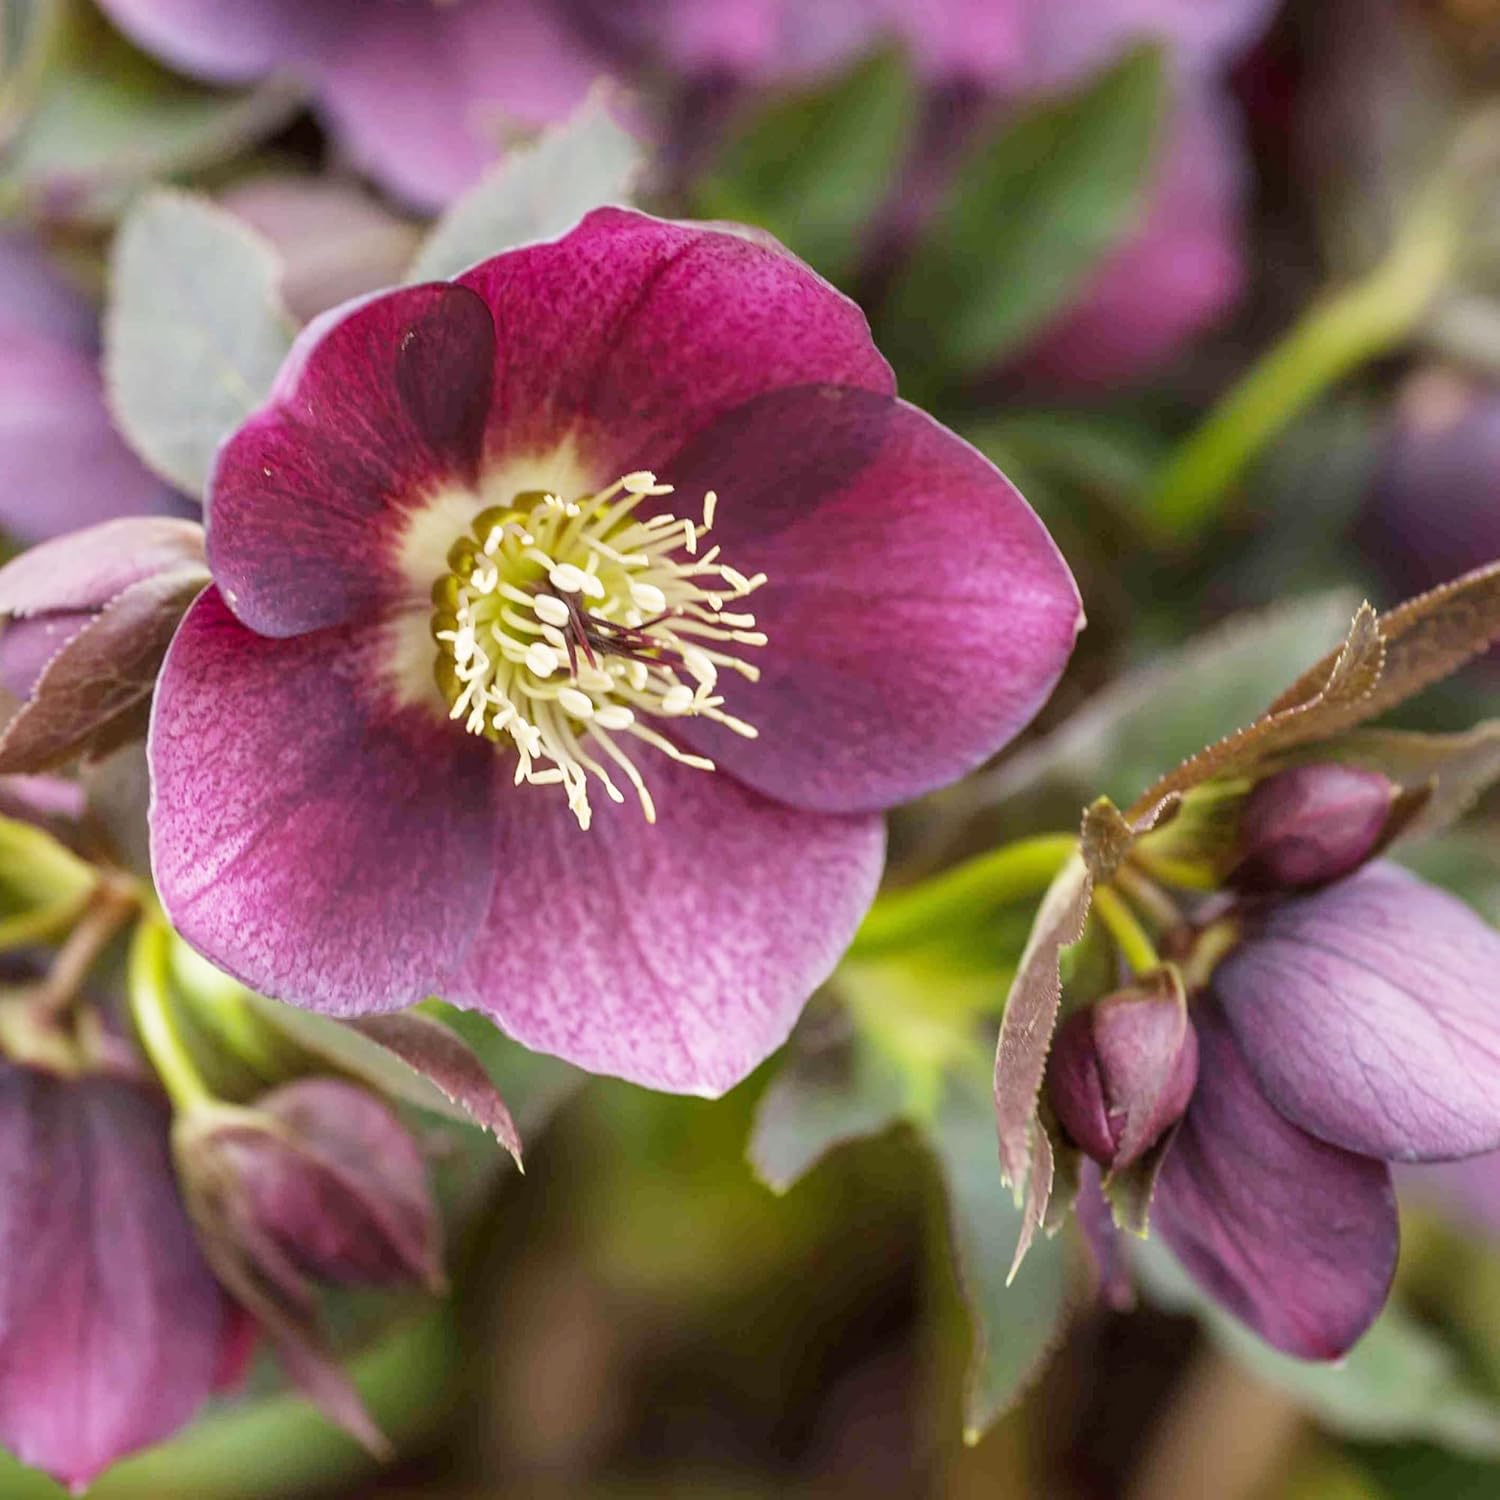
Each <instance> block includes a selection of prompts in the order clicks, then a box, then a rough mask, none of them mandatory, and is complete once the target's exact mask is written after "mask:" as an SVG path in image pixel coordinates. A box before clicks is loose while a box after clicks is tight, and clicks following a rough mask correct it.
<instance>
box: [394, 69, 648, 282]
mask: <svg viewBox="0 0 1500 1500" xmlns="http://www.w3.org/2000/svg"><path fill="white" fill-rule="evenodd" d="M644 165H645V158H644V155H643V153H642V151H641V147H640V144H639V142H637V141H636V140H635V139H634V138H633V137H632V136H631V135H630V134H628V133H627V132H626V131H624V130H622V129H621V128H620V126H619V125H617V124H616V123H615V121H614V120H613V119H612V118H611V117H610V115H609V113H608V111H607V110H606V109H605V108H604V105H603V104H602V103H601V102H600V100H599V99H598V98H594V99H592V100H591V101H590V102H589V103H587V104H585V105H584V107H583V108H582V109H581V110H580V111H579V112H578V113H577V114H576V115H574V116H573V118H572V119H571V120H569V121H568V122H567V123H566V124H565V125H560V126H558V127H557V128H556V129H554V130H548V131H545V132H543V134H542V135H541V136H539V137H538V139H537V141H536V143H535V144H534V145H531V146H527V147H523V148H521V149H519V150H515V151H512V152H510V153H509V155H507V156H506V158H505V160H504V161H502V162H501V163H499V165H498V166H495V167H493V168H491V170H490V171H489V172H488V173H487V174H486V175H485V176H484V177H483V178H481V179H480V181H479V182H478V183H476V184H475V185H474V186H473V187H472V188H470V189H469V191H468V192H466V193H465V194H464V195H463V196H462V197H461V198H459V199H458V201H457V202H455V203H454V204H453V205H452V206H451V207H450V208H449V209H448V211H447V212H446V213H445V214H444V215H443V216H442V218H440V219H439V220H438V222H437V224H436V225H435V226H434V227H433V230H432V233H431V234H429V235H428V237H427V239H426V241H425V242H424V244H423V245H422V248H421V249H420V250H419V251H418V252H417V257H416V260H415V261H413V262H412V267H411V271H410V273H409V275H408V278H407V279H408V280H410V281H439V280H444V279H446V278H448V277H450V276H457V275H458V273H459V272H460V271H466V270H467V269H468V268H469V267H470V266H472V265H474V264H475V263H476V262H478V261H481V260H488V259H489V257H490V256H492V255H498V254H499V253H500V252H501V251H502V250H513V249H515V248H516V246H518V245H528V244H532V243H534V242H535V241H537V240H550V239H555V238H556V237H557V236H558V235H560V234H564V233H566V232H567V231H568V230H569V229H571V228H572V227H573V226H574V225H575V224H576V223H577V222H578V221H579V220H580V219H581V218H582V217H583V216H584V215H585V214H586V213H588V212H589V210H590V209H594V208H599V207H601V206H602V205H604V204H609V203H625V202H628V201H629V199H630V197H631V194H632V193H633V192H634V190H635V185H636V180H637V178H638V177H639V176H640V174H641V170H642V168H643V167H644Z"/></svg>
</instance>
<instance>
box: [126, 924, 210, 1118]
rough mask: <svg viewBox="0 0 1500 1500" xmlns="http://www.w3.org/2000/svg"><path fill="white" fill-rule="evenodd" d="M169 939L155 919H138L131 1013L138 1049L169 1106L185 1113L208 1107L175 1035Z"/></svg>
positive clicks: (183, 1045) (186, 1053)
mask: <svg viewBox="0 0 1500 1500" xmlns="http://www.w3.org/2000/svg"><path fill="white" fill-rule="evenodd" d="M170 939H171V933H170V931H169V929H168V927H167V925H166V923H165V922H164V921H163V920H162V919H161V918H160V917H158V916H155V915H150V916H147V917H145V918H143V919H142V921H141V922H140V923H139V924H138V925H137V927H136V929H135V937H134V939H133V941H132V943H131V946H130V966H129V990H130V1012H131V1015H132V1016H133V1017H134V1019H135V1025H136V1031H137V1033H138V1034H139V1036H140V1041H141V1046H142V1047H143V1048H144V1049H145V1051H146V1055H147V1056H148V1057H149V1058H150V1059H151V1066H152V1067H153V1068H154V1069H155V1070H156V1073H157V1076H158V1077H159V1078H160V1079H161V1081H162V1085H163V1087H164V1088H165V1089H166V1091H167V1093H168V1095H169V1096H170V1097H171V1100H172V1103H173V1104H174V1105H175V1106H176V1107H177V1108H178V1109H180V1110H188V1109H193V1108H197V1107H201V1106H203V1105H206V1104H209V1103H211V1102H212V1099H213V1096H212V1095H211V1094H210V1092H209V1089H208V1086H207V1085H206V1084H205V1083H204V1081H203V1077H202V1074H200V1073H199V1071H198V1069H197V1066H196V1065H195V1064H194V1062H193V1058H192V1054H191V1053H190V1052H189V1050H188V1047H187V1043H186V1042H185V1041H184V1040H183V1037H182V1033H181V1031H180V1030H179V1029H178V1024H177V1017H176V1016H175V1014H174V1013H173V1009H172V997H171V993H170V988H169V980H168V972H167V971H168V963H169V953H170V948H169V943H170Z"/></svg>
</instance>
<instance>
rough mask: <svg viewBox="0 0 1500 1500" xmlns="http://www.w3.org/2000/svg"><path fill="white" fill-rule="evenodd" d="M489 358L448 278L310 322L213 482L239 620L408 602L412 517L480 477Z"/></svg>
mask: <svg viewBox="0 0 1500 1500" xmlns="http://www.w3.org/2000/svg"><path fill="white" fill-rule="evenodd" d="M493 358H494V332H493V327H492V325H491V322H490V317H489V313H488V312H487V311H486V309H485V307H484V304H483V303H482V302H481V301H480V300H479V299H478V298H477V297H475V296H474V294H473V293H472V292H469V291H465V290H464V289H463V288H461V287H456V286H451V285H449V284H446V283H432V284H428V285H424V286H414V287H405V288H402V289H401V290H399V291H394V292H386V293H382V294H379V295H376V296H373V297H370V298H367V299H366V300H364V301H363V302H357V303H353V304H350V305H349V306H347V307H344V308H340V309H336V310H334V311H333V312H331V313H328V314H326V315H325V316H324V317H322V318H319V319H317V320H315V321H314V322H313V323H311V324H309V325H308V327H307V328H306V329H305V330H304V331H303V333H302V335H301V336H300V338H299V339H298V341H297V343H296V344H295V345H294V346H293V348H292V352H291V353H290V354H289V355H288V356H287V361H286V364H285V365H284V366H283V368H282V370H281V373H280V374H279V376H278V377H277V382H276V387H275V389H274V390H273V392H272V394H271V398H270V400H269V401H268V402H267V404H266V405H265V406H264V407H263V408H262V409H261V411H260V412H259V413H258V414H257V415H255V416H253V417H251V418H250V420H249V421H248V422H246V423H245V425H244V426H243V427H241V428H240V429H239V431H238V432H237V433H235V435H234V436H233V437H232V438H230V439H229V441H228V442H227V443H226V444H225V446H224V447H223V448H222V449H221V450H220V453H219V459H218V462H217V464H216V465H215V468H214V473H213V477H212V480H211V482H210V489H209V520H208V558H209V565H210V566H211V568H212V569H213V573H214V577H215V579H216V580H217V581H218V583H219V587H220V589H221V590H222V591H223V593H224V597H225V599H226V600H227V601H228V603H229V605H230V607H231V608H232V609H233V610H234V612H235V613H236V614H237V615H238V616H239V618H240V619H241V620H243V621H244V622H245V623H246V624H247V625H249V626H250V627H251V628H252V629H253V630H257V631H259V632H260V633H262V634H264V635H275V636H289V635H298V634H301V633H302V632H304V631H308V630H317V629H320V628H321V627H324V626H329V625H341V624H344V623H346V622H348V621H349V620H352V619H354V618H356V617H357V616H358V615H360V614H361V613H362V612H365V611H368V610H370V609H372V608H377V607H379V606H380V605H382V604H385V603H390V602H400V601H401V600H402V599H403V597H404V592H405V591H406V590H407V589H408V583H407V580H406V579H405V578H404V577H403V575H402V574H401V571H400V569H399V567H398V565H397V549H398V547H399V545H400V539H401V536H402V532H403V526H404V524H405V521H406V519H407V517H408V516H409V515H410V513H411V512H412V511H413V510H414V509H417V508H419V507H420V506H421V505H422V504H423V503H424V502H426V501H427V500H428V499H430V498H431V497H432V496H433V495H435V494H437V493H439V492H441V491H442V490H444V489H445V488H448V487H452V486H460V487H465V488H467V487H469V486H472V484H473V483H474V479H475V474H476V465H477V462H478V456H479V442H480V434H481V429H482V424H483V421H484V414H485V410H486V407H487V405H488V401H489V389H490V387H489V380H490V371H491V368H492V363H493ZM431 582H432V580H427V583H426V585H425V587H426V588H430V586H431ZM423 592H424V594H425V588H424V590H423ZM407 602H417V601H416V600H409V601H407Z"/></svg>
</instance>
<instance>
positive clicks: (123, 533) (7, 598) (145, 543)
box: [0, 516, 208, 615]
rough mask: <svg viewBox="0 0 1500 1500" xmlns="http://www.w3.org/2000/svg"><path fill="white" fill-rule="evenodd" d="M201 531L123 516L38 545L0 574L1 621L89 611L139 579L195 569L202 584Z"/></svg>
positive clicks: (164, 519) (162, 519) (191, 525)
mask: <svg viewBox="0 0 1500 1500" xmlns="http://www.w3.org/2000/svg"><path fill="white" fill-rule="evenodd" d="M207 566H208V565H207V564H206V563H205V561H204V557H203V527H202V526H201V525H199V523H198V522H197V521H184V520H179V519H175V518H173V517H170V516H128V517H126V518H124V519H123V520H118V521H104V522H102V523H101V524H100V525H98V526H89V527H86V528H85V529H84V530H82V531H70V532H69V533H68V534H67V535H66V536H59V537H53V538H52V539H51V540H50V541H46V542H40V543H38V544H37V545H36V546H35V547H31V548H29V549H28V550H27V551H25V552H23V553H21V554H20V556H18V557H14V558H12V559H11V560H10V561H9V562H8V563H6V565H5V566H4V567H3V568H0V615H34V614H50V613H52V612H53V611H56V610H74V609H86V610H94V609H98V608H100V607H101V606H103V605H105V604H107V603H109V601H110V600H111V599H114V598H117V597H118V596H119V595H120V594H123V593H124V592H125V590H126V589H128V588H130V587H131V586H132V585H133V584H136V583H139V582H140V581H141V580H142V579H143V578H150V577H152V576H153V575H155V574H159V573H173V572H176V571H178V570H179V569H182V568H188V569H196V570H197V571H198V572H199V573H200V574H201V575H202V576H203V578H204V581H205V582H206V581H207V576H208V573H207Z"/></svg>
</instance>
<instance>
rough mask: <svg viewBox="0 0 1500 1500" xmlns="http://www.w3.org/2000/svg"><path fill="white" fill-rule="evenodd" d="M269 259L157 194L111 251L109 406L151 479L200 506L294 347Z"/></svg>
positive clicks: (233, 224) (224, 218)
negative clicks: (224, 452)
mask: <svg viewBox="0 0 1500 1500" xmlns="http://www.w3.org/2000/svg"><path fill="white" fill-rule="evenodd" d="M279 274H280V271H279V265H278V262H277V258H276V254H275V252H274V251H273V250H272V249H271V247H270V246H269V245H268V244H266V243H265V242H264V241H263V240H261V239H260V238H259V237H258V236H257V235H256V234H254V233H253V232H252V231H251V230H249V229H247V228H246V227H245V226H244V225H242V224H240V223H239V221H238V220H236V219H234V218H232V217H231V216H230V215H229V214H227V213H225V212H224V211H223V210H222V209H219V208H216V207H215V206H214V205H213V204H211V203H209V202H208V201H207V200H205V199H202V198H195V197H192V196H190V195H188V194H186V193H180V192H175V191H171V190H168V189H157V190H155V191H153V192H151V193H148V194H147V195H146V196H145V197H143V198H142V199H140V201H139V202H138V203H137V204H136V205H135V207H134V208H133V209H132V210H131V211H130V213H129V215H127V217H126V219H125V222H124V224H123V225H122V226H121V228H120V233H119V236H118V238H117V239H116V241H115V249H114V258H113V263H112V265H111V268H110V298H109V307H108V310H107V312H106V314H105V324H104V336H105V350H104V370H105V379H106V382H107V386H108V391H109V399H110V404H111V406H112V408H113V411H114V415H115V419H116V421H117V422H118V423H119V424H120V428H121V430H122V431H123V432H124V434H125V436H126V437H127V438H128V439H129V440H130V443H131V446H132V447H134V448H135V450H136V452H137V453H139V454H140V456H141V457H142V458H143V459H144V460H145V461H146V463H148V464H149V465H150V466H151V467H152V468H153V469H155V470H156V471H157V472H158V473H159V474H161V475H163V476H164V477H165V478H167V479H168V480H170V481H171V482H172V483H173V484H175V485H178V486H179V487H180V488H182V489H183V490H185V491H187V493H188V494H190V495H197V496H200V497H201V496H202V495H203V492H204V489H205V486H206V485H207V482H208V475H209V471H210V469H211V467H212V464H213V459H214V454H215V453H216V452H217V450H218V447H219V444H220V443H221V442H222V441H223V439H224V438H225V437H227V436H228V435H229V434H230V433H231V432H233V431H234V430H235V428H237V427H238V426H239V425H240V423H241V422H243V421H244V420H245V418H246V417H248V416H249V415H250V414H251V412H253V411H254V410H255V409H256V408H257V407H258V406H260V405H261V403H262V402H263V401H264V400H265V398H266V396H267V395H268V394H269V392H270V389H271V383H272V381H273V380H274V379H275V378H276V372H277V370H278V369H279V368H280V366H281V362H282V360H283V359H284V358H285V357H286V353H287V350H288V349H289V348H290V347H291V340H292V326H293V325H292V320H291V318H290V316H289V315H288V314H287V312H286V310H285V308H284V307H283V306H282V303H281V295H280V292H279V290H278V280H279Z"/></svg>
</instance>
